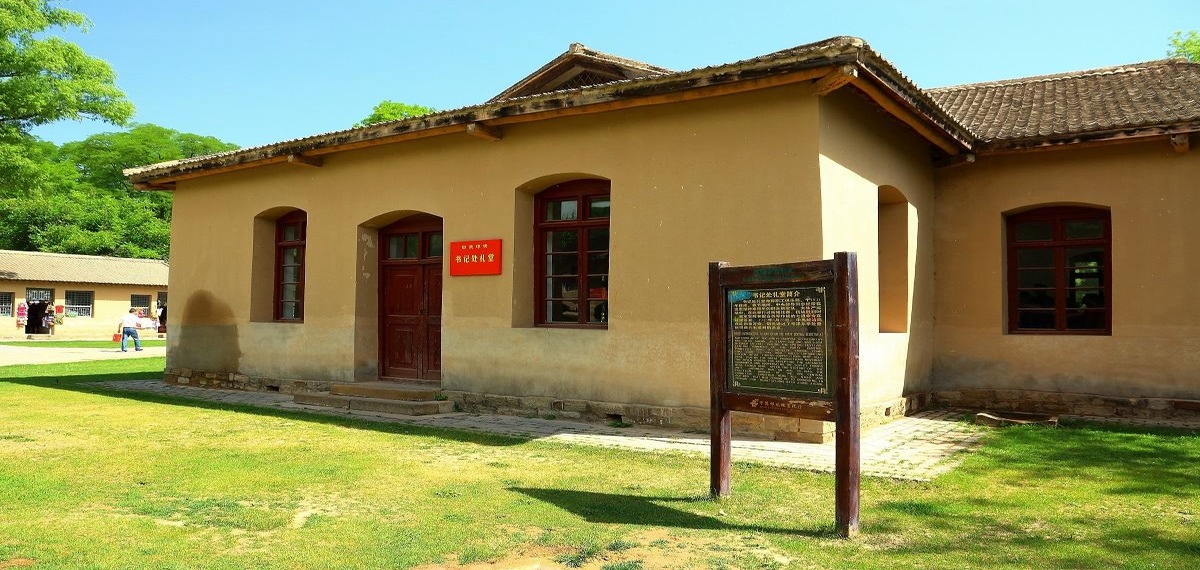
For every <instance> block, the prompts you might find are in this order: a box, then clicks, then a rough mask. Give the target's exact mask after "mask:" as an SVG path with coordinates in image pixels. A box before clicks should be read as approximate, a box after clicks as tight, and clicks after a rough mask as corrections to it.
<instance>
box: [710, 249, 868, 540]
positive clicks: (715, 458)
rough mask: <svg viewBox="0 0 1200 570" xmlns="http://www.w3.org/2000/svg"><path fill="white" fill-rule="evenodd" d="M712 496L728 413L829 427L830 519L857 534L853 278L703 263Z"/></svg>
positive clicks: (804, 265)
mask: <svg viewBox="0 0 1200 570" xmlns="http://www.w3.org/2000/svg"><path fill="white" fill-rule="evenodd" d="M708 288H709V289H708V290H709V321H710V323H709V324H710V346H709V353H710V378H711V387H712V400H711V409H712V421H711V426H712V471H711V483H712V485H711V492H712V494H713V496H718V497H720V496H726V495H728V494H729V465H730V457H729V454H730V448H731V446H730V434H731V427H732V422H731V420H730V412H733V411H738V412H749V413H757V414H769V415H777V416H787V417H794V418H802V419H812V420H822V421H833V422H836V426H837V427H836V430H835V433H836V438H837V439H836V451H835V456H836V467H837V490H836V509H835V510H836V519H837V526H838V531H839V533H840V534H841V535H842V536H846V537H849V536H853V535H855V534H857V533H858V498H859V480H860V461H859V435H858V423H859V418H858V409H859V405H858V272H857V260H856V256H855V254H854V253H844V252H843V253H836V254H834V258H833V259H832V260H823V261H811V262H797V263H786V264H781V265H760V266H749V267H731V266H729V265H728V264H726V263H723V262H713V263H710V264H709V270H708Z"/></svg>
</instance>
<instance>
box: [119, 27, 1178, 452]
mask: <svg viewBox="0 0 1200 570" xmlns="http://www.w3.org/2000/svg"><path fill="white" fill-rule="evenodd" d="M1197 129H1200V66H1197V65H1196V64H1190V63H1186V62H1183V61H1181V60H1164V61H1155V62H1148V63H1140V64H1133V65H1128V66H1121V67H1114V68H1106V69H1098V70H1090V71H1082V72H1074V73H1066V74H1061V75H1052V76H1044V77H1032V78H1024V79H1015V80H1006V81H998V82H993V83H983V84H974V85H963V86H957V87H948V88H941V89H932V90H925V89H921V88H918V87H917V86H916V85H914V84H913V83H912V82H910V81H909V80H908V79H907V78H906V77H905V76H904V75H903V74H901V73H900V72H899V71H897V70H896V69H895V68H894V67H893V66H892V65H891V64H890V63H888V62H887V61H886V60H885V59H883V58H882V57H881V56H880V55H879V54H878V53H876V52H875V51H873V50H872V49H871V48H870V47H869V46H867V44H865V43H864V42H863V41H862V40H859V39H857V38H849V37H839V38H832V39H829V40H825V41H822V42H817V43H813V44H808V45H804V46H799V47H796V48H792V49H787V50H783V51H780V52H776V53H771V54H767V55H764V56H761V57H757V58H754V59H749V60H745V61H739V62H735V63H731V64H725V65H717V66H713V67H706V68H701V69H695V70H690V71H682V72H676V71H670V70H666V69H663V68H659V67H654V66H651V65H647V64H644V63H639V62H634V61H630V60H626V59H622V58H617V57H614V56H610V55H607V54H603V53H600V52H596V51H593V50H590V49H588V48H586V47H583V46H580V45H578V44H575V45H572V46H571V48H570V49H569V50H568V51H567V52H566V53H564V54H562V55H561V56H559V57H558V58H556V59H555V60H553V61H551V62H550V63H548V64H547V65H545V66H543V67H542V68H541V69H538V70H537V71H535V72H534V73H533V74H531V75H529V76H528V77H526V78H524V79H522V80H521V81H520V82H518V83H517V84H516V85H514V86H512V87H510V88H508V89H506V90H504V91H503V92H502V93H501V94H500V95H498V96H497V97H496V98H494V99H492V100H491V101H488V102H486V103H483V104H480V105H476V106H471V107H466V108H462V109H455V110H450V111H444V112H439V113H434V114H431V115H427V116H423V117H416V118H411V119H406V120H400V121H394V122H388V123H381V124H376V125H370V126H367V127H362V128H356V129H349V130H345V131H339V132H334V133H327V134H321V135H316V136H312V137H308V138H303V139H297V140H292V141H286V142H281V143H276V144H271V145H266V146H261V147H256V148H247V149H242V150H237V151H231V152H227V153H222V154H217V155H211V156H205V157H197V158H191V159H185V160H179V161H174V162H168V163H161V164H155V165H150V166H146V167H141V168H135V169H130V170H127V171H126V175H127V176H128V177H129V179H130V180H131V181H132V182H133V183H134V184H136V185H137V187H139V188H141V189H147V190H165V191H172V192H174V200H175V201H174V208H175V210H174V221H173V227H172V243H173V245H172V256H173V260H174V262H175V263H174V265H175V270H174V271H173V272H172V275H171V288H172V290H173V291H175V292H176V297H177V298H178V299H180V300H181V302H180V305H179V307H178V310H179V312H178V313H175V314H178V315H179V318H178V320H173V321H172V322H171V323H170V327H171V333H172V335H171V337H170V340H169V347H168V357H167V358H168V364H167V366H168V369H167V379H168V380H170V381H174V382H181V383H189V384H195V385H208V386H223V387H237V388H243V389H249V390H279V391H284V392H293V393H298V401H300V400H303V401H309V402H318V401H323V402H325V403H330V404H334V405H341V406H348V407H352V408H354V407H362V408H370V407H371V406H376V405H381V404H378V403H377V402H375V403H372V402H373V401H375V400H377V399H378V398H362V397H363V396H380V395H381V394H383V392H379V391H371V390H367V389H366V388H365V387H366V386H372V387H376V386H378V384H376V382H378V381H380V380H383V381H390V380H417V381H423V382H427V383H430V384H431V385H432V386H433V388H434V389H440V390H441V392H442V393H443V394H445V395H446V396H447V397H448V398H449V400H450V401H452V402H454V403H456V404H457V406H458V407H459V408H460V409H464V410H468V411H488V412H499V413H509V414H537V415H555V416H557V417H582V418H585V419H604V418H605V417H614V416H619V417H620V418H621V419H623V420H624V421H637V422H643V423H655V424H665V425H676V426H687V427H704V426H706V425H707V420H708V412H707V406H708V401H709V393H708V390H709V386H708V363H709V361H708V342H709V327H708V323H709V321H708V306H707V289H706V288H707V263H708V262H709V261H714V260H722V261H727V262H730V263H732V264H734V265H752V264H767V263H781V262H788V261H797V260H815V259H828V258H831V257H832V255H833V253H834V252H838V251H854V252H857V253H858V262H859V275H860V282H859V295H860V328H861V330H860V334H861V340H860V342H861V378H862V388H861V390H862V394H861V397H862V402H863V412H862V413H863V418H862V419H863V421H864V422H865V423H867V424H869V423H872V422H877V421H884V420H885V419H886V418H888V417H890V416H897V415H901V414H904V413H906V412H908V411H910V410H912V409H914V408H916V407H920V406H924V405H928V404H929V403H930V402H941V403H947V404H952V405H968V406H980V407H989V408H993V409H1013V410H1027V411H1053V412H1062V413H1080V414H1101V415H1141V416H1149V415H1159V416H1170V415H1172V414H1177V413H1185V412H1186V411H1187V410H1188V409H1195V406H1196V405H1197V401H1198V400H1200V374H1198V373H1200V350H1198V349H1200V319H1197V317H1196V314H1195V312H1194V311H1192V310H1191V308H1192V307H1194V306H1196V305H1197V303H1198V301H1200V292H1197V291H1196V290H1193V289H1192V288H1191V287H1189V286H1188V283H1190V282H1191V281H1192V280H1191V278H1190V274H1191V272H1192V269H1193V266H1192V265H1191V264H1189V263H1186V262H1185V261H1184V260H1185V259H1186V257H1184V256H1185V255H1186V253H1187V252H1188V251H1190V249H1191V248H1192V247H1193V244H1196V243H1198V239H1200V227H1198V226H1197V225H1196V224H1194V223H1192V222H1191V220H1190V216H1189V213H1190V212H1192V211H1194V210H1195V209H1196V206H1197V205H1198V204H1197V201H1200V194H1197V192H1196V188H1195V185H1196V181H1197V180H1200V158H1198V155H1197V153H1195V152H1192V151H1191V150H1190V143H1191V142H1192V133H1193V132H1195V131H1196V130H1197ZM366 383H371V384H366ZM339 384H340V385H341V386H337V385H339ZM356 385H357V386H360V387H363V389H360V390H355V389H354V386H356ZM331 388H332V389H333V393H332V394H323V393H322V392H323V391H325V390H330V389H331ZM372 389H374V388H372ZM306 394H307V395H306ZM356 398H357V399H356ZM446 405H448V404H446ZM379 409H382V408H379ZM437 409H445V406H442V407H441V408H437ZM735 421H736V422H738V423H737V424H736V425H737V428H738V429H740V430H742V431H744V432H756V433H761V434H766V435H770V436H774V437H779V438H786V439H800V440H819V439H822V438H824V437H827V434H828V431H829V426H827V425H823V424H821V423H820V422H813V421H799V422H798V421H796V420H793V419H783V418H770V417H761V416H743V417H740V418H738V419H736V420H735Z"/></svg>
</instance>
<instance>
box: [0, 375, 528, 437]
mask: <svg viewBox="0 0 1200 570" xmlns="http://www.w3.org/2000/svg"><path fill="white" fill-rule="evenodd" d="M161 378H162V371H161V370H159V371H157V372H153V371H150V372H145V371H138V372H107V373H106V372H87V373H83V374H78V375H70V374H66V375H64V374H46V375H36V376H34V375H31V376H23V377H11V378H0V384H4V383H9V384H19V385H23V386H34V387H38V388H52V389H57V390H67V391H71V392H80V393H86V394H99V395H103V396H108V397H113V398H121V399H125V400H133V401H137V402H146V403H151V404H166V405H172V406H187V407H190V408H198V409H204V410H224V411H233V412H239V413H244V414H252V415H256V416H263V417H271V418H286V419H289V420H298V421H305V422H310V423H317V424H325V425H333V426H339V427H346V428H353V429H361V430H369V431H376V432H381V433H392V434H397V435H412V436H424V437H436V438H440V439H446V440H451V441H457V442H462V443H474V444H479V445H487V446H499V447H504V446H512V445H521V444H524V443H526V442H528V441H530V440H529V439H527V438H520V437H513V436H506V435H498V434H487V433H479V432H473V431H466V430H457V429H453V428H445V427H427V426H418V425H411V424H402V423H387V422H380V421H371V420H367V419H360V418H351V417H345V416H333V415H325V414H321V413H316V412H306V411H303V410H285V409H279V408H266V407H261V406H251V405H245V404H234V403H227V402H213V401H208V400H197V399H192V398H180V397H175V396H167V395H163V394H155V393H152V392H140V391H133V390H120V389H114V388H108V387H105V386H96V385H94V384H93V383H95V382H120V381H133V380H143V381H144V380H161Z"/></svg>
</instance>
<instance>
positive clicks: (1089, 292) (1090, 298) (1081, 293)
mask: <svg viewBox="0 0 1200 570" xmlns="http://www.w3.org/2000/svg"><path fill="white" fill-rule="evenodd" d="M1067 308H1068V309H1102V308H1104V291H1101V290H1098V289H1072V290H1070V291H1067Z"/></svg>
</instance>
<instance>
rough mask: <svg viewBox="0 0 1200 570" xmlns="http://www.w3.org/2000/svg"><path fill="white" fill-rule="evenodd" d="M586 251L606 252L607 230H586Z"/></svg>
mask: <svg viewBox="0 0 1200 570" xmlns="http://www.w3.org/2000/svg"><path fill="white" fill-rule="evenodd" d="M587 234H588V238H587V239H588V251H608V228H596V229H593V230H588V231H587Z"/></svg>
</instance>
